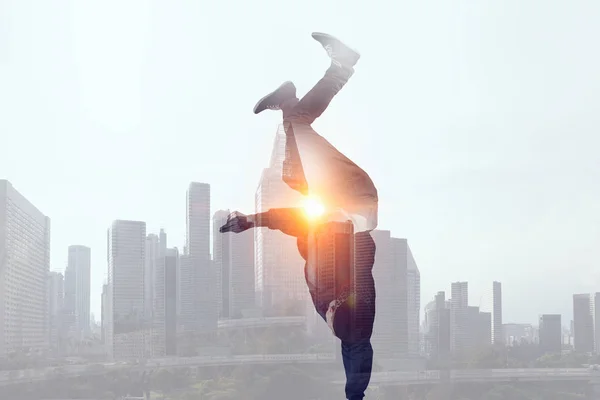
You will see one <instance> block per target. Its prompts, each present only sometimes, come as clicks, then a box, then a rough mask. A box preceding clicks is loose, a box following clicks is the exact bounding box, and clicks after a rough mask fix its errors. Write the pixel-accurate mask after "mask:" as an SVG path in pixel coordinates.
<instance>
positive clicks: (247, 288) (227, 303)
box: [213, 210, 256, 318]
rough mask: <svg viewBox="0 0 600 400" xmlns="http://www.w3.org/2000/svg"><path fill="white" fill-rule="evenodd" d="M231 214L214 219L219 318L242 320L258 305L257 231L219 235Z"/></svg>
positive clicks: (222, 212) (217, 213)
mask: <svg viewBox="0 0 600 400" xmlns="http://www.w3.org/2000/svg"><path fill="white" fill-rule="evenodd" d="M228 215H229V210H219V211H217V212H216V213H215V215H214V217H213V232H214V233H213V260H214V265H215V268H216V273H217V281H218V284H217V286H218V307H219V317H220V318H241V317H242V316H243V315H244V314H245V313H247V311H248V310H251V309H254V308H255V305H256V299H255V290H254V278H255V277H254V230H248V231H246V232H242V233H239V234H234V233H224V234H223V233H220V232H219V228H220V227H221V226H223V225H224V224H225V222H226V221H227V216H228Z"/></svg>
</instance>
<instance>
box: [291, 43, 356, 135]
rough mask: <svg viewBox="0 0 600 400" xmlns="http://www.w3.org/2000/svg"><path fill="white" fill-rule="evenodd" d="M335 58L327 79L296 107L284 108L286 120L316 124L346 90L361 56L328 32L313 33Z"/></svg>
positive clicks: (316, 86)
mask: <svg viewBox="0 0 600 400" xmlns="http://www.w3.org/2000/svg"><path fill="white" fill-rule="evenodd" d="M312 36H313V38H314V39H315V40H317V41H318V42H319V43H321V45H323V48H324V49H325V50H326V51H327V54H328V55H329V57H330V58H331V66H330V67H329V69H328V70H327V71H326V72H325V76H324V77H323V78H321V80H319V82H317V84H316V85H315V86H314V87H313V88H312V89H311V90H310V91H309V92H308V93H307V94H306V95H305V96H304V97H303V98H302V100H300V101H299V102H298V103H297V104H295V105H294V107H289V105H288V107H285V108H283V107H282V110H283V119H284V121H292V122H299V123H303V124H308V125H310V124H312V123H313V122H314V120H315V119H317V118H318V117H320V116H321V114H323V112H324V111H325V109H327V106H329V103H330V102H331V100H332V99H333V97H334V96H335V95H336V94H337V93H338V92H339V91H340V90H341V89H342V87H344V85H345V84H346V83H347V82H348V79H350V77H351V76H352V74H353V73H354V68H353V67H354V65H355V64H356V63H357V62H358V59H359V58H360V54H358V53H357V52H356V51H354V50H352V49H351V48H350V47H348V46H346V45H345V44H344V43H343V42H342V41H340V40H339V39H336V38H335V37H333V36H331V35H327V34H324V33H313V35H312Z"/></svg>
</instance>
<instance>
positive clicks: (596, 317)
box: [594, 292, 600, 354]
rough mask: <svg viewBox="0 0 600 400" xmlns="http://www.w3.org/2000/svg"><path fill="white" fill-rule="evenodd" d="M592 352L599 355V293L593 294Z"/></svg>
mask: <svg viewBox="0 0 600 400" xmlns="http://www.w3.org/2000/svg"><path fill="white" fill-rule="evenodd" d="M594 352H595V353H596V354H600V292H596V293H594Z"/></svg>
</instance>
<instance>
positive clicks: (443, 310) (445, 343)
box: [424, 292, 450, 360]
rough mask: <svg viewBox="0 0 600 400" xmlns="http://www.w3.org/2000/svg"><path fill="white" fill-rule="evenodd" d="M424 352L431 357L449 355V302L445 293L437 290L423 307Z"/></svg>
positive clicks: (439, 358)
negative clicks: (431, 299)
mask: <svg viewBox="0 0 600 400" xmlns="http://www.w3.org/2000/svg"><path fill="white" fill-rule="evenodd" d="M424 326H425V352H426V354H428V355H429V357H430V358H432V359H437V360H443V359H447V358H448V357H449V355H450V304H449V302H447V301H446V293H445V292H438V293H437V294H436V295H435V297H434V299H433V301H431V302H430V303H429V304H428V305H427V307H425V324H424Z"/></svg>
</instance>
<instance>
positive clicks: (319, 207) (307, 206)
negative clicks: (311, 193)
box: [304, 197, 325, 218]
mask: <svg viewBox="0 0 600 400" xmlns="http://www.w3.org/2000/svg"><path fill="white" fill-rule="evenodd" d="M304 211H305V212H306V215H307V216H308V217H309V218H319V217H320V216H322V215H323V214H324V213H325V206H324V205H323V203H321V202H320V201H319V199H317V198H315V197H307V198H306V199H305V200H304Z"/></svg>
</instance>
